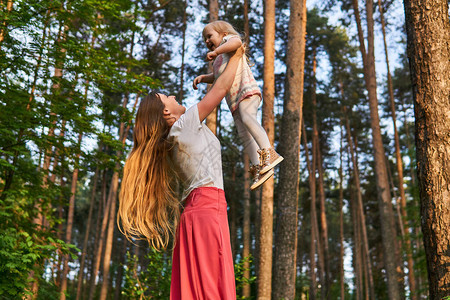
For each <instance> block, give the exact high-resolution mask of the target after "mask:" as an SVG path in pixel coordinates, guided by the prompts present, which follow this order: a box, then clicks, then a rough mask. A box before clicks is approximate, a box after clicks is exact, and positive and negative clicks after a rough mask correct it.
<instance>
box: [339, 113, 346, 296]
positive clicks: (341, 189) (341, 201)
mask: <svg viewBox="0 0 450 300" xmlns="http://www.w3.org/2000/svg"><path fill="white" fill-rule="evenodd" d="M339 128H340V131H341V139H340V147H339V286H340V291H341V294H340V295H341V300H344V299H345V282H344V251H345V249H344V210H343V207H344V187H343V182H344V175H343V166H342V165H343V155H342V153H343V150H344V148H343V145H342V144H343V140H344V134H343V132H344V128H343V125H342V120H341V121H340V124H339Z"/></svg>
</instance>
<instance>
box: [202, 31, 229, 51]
mask: <svg viewBox="0 0 450 300" xmlns="http://www.w3.org/2000/svg"><path fill="white" fill-rule="evenodd" d="M224 36H225V34H223V33H218V32H217V31H216V30H214V29H213V28H212V27H211V26H206V27H205V29H204V30H203V39H204V40H205V44H206V47H207V48H208V49H209V50H210V51H214V50H215V49H216V48H217V47H219V45H220V43H221V42H222V39H223V37H224Z"/></svg>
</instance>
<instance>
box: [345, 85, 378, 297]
mask: <svg viewBox="0 0 450 300" xmlns="http://www.w3.org/2000/svg"><path fill="white" fill-rule="evenodd" d="M342 88H343V87H342V85H341V93H342ZM343 111H344V115H345V112H346V108H345V107H343ZM344 117H345V127H346V130H347V144H348V148H349V152H350V157H351V161H352V164H353V168H352V170H353V180H354V183H355V194H356V201H357V202H356V204H355V209H356V210H357V212H358V213H357V214H356V216H357V217H358V219H359V223H358V224H359V226H357V230H358V231H361V238H362V246H363V253H364V256H365V259H364V260H365V261H366V265H367V275H368V276H367V277H368V278H366V280H367V281H368V287H369V291H370V298H372V299H375V287H374V282H373V273H372V262H371V259H370V253H369V239H368V236H367V229H366V216H365V214H364V208H363V201H362V193H361V183H360V180H359V169H358V162H357V160H356V155H355V148H354V146H353V145H354V144H356V143H353V140H352V135H351V130H350V122H349V120H348V116H347V115H345V116H344Z"/></svg>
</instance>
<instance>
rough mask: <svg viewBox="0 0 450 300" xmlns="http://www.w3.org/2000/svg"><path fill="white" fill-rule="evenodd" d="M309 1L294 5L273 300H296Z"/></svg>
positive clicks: (282, 134)
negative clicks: (300, 165)
mask: <svg viewBox="0 0 450 300" xmlns="http://www.w3.org/2000/svg"><path fill="white" fill-rule="evenodd" d="M305 37H306V0H303V1H297V0H291V1H290V17H289V33H288V44H287V57H286V65H287V69H286V83H285V100H284V105H283V117H282V121H281V134H280V146H279V149H280V154H281V155H283V156H284V158H285V162H284V163H283V164H282V165H281V168H280V183H279V186H278V189H279V195H278V197H277V225H276V230H275V249H276V250H275V251H276V253H275V256H274V257H275V261H274V278H276V280H277V284H275V285H274V289H273V293H272V298H274V299H283V298H284V299H294V298H295V280H296V265H297V264H296V258H297V255H296V254H297V215H298V178H299V153H300V151H299V139H300V137H301V132H300V129H301V127H300V126H301V124H302V123H301V119H302V108H303V71H304V64H305Z"/></svg>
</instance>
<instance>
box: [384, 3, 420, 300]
mask: <svg viewBox="0 0 450 300" xmlns="http://www.w3.org/2000/svg"><path fill="white" fill-rule="evenodd" d="M378 9H379V12H380V22H381V31H382V33H383V43H384V54H385V57H386V70H387V80H388V94H389V102H390V108H391V115H392V125H393V127H394V141H395V158H396V162H397V164H396V167H397V176H398V191H399V193H400V212H401V223H400V224H401V226H402V228H403V229H404V230H403V231H402V233H403V234H402V237H403V243H404V247H405V255H406V261H407V263H408V283H409V290H410V295H411V296H410V297H411V300H417V289H416V278H415V275H414V261H413V256H412V248H411V238H410V235H409V230H407V229H408V227H409V226H408V218H407V214H406V195H405V187H404V182H403V161H402V155H401V152H400V139H399V136H398V130H397V118H396V112H395V101H394V85H393V83H392V76H391V71H390V65H389V54H388V47H387V42H386V29H385V27H386V25H385V22H384V13H383V0H378Z"/></svg>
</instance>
